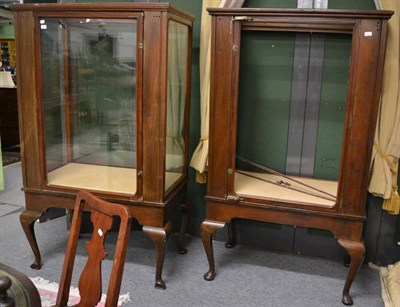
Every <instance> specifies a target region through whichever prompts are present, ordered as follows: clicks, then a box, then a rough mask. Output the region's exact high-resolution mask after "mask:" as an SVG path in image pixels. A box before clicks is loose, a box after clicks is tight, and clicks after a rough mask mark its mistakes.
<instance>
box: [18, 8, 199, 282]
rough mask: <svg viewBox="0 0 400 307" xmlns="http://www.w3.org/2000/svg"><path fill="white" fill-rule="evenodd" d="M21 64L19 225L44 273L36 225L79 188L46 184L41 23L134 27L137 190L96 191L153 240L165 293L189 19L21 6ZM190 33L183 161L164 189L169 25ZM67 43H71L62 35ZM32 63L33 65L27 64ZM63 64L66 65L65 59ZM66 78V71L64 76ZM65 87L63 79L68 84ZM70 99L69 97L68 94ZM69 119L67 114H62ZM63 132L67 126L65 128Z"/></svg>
mask: <svg viewBox="0 0 400 307" xmlns="http://www.w3.org/2000/svg"><path fill="white" fill-rule="evenodd" d="M11 9H12V10H13V11H14V12H15V29H16V43H17V51H18V52H17V65H18V72H19V73H18V83H19V86H18V95H19V96H18V105H19V124H20V131H21V132H20V137H21V154H22V170H23V191H24V192H25V200H26V209H25V211H24V212H23V213H22V214H21V224H22V227H23V229H24V232H25V235H26V237H27V239H28V241H29V243H30V246H31V248H32V251H33V253H34V255H35V261H34V263H33V264H32V265H31V267H32V268H35V269H39V268H40V267H41V255H40V251H39V247H38V245H37V242H36V237H35V233H34V222H35V221H36V220H37V219H38V218H39V217H40V216H41V215H42V214H43V213H45V212H46V211H47V210H48V209H49V208H50V207H61V208H66V209H73V207H74V199H75V197H76V193H77V191H78V190H79V189H77V188H71V187H60V186H51V185H49V184H48V182H47V170H46V163H45V157H46V155H45V146H44V130H43V129H44V115H43V102H42V97H43V93H42V84H41V82H42V80H41V73H42V71H41V59H40V40H39V30H38V29H39V28H40V24H39V18H42V17H47V18H57V17H59V18H61V17H62V18H65V17H72V18H95V17H97V18H109V19H116V20H117V19H121V18H122V19H135V20H136V21H137V50H136V54H137V59H138V60H137V67H136V68H137V74H136V76H137V77H136V82H137V83H136V86H137V92H136V103H137V108H136V114H137V116H136V120H137V130H136V133H137V156H136V158H137V165H136V168H137V190H136V193H135V194H134V195H127V194H123V193H110V192H107V191H104V192H103V191H94V192H95V194H96V195H97V196H99V197H102V198H104V199H106V200H108V201H110V202H116V203H121V204H124V205H126V206H127V208H128V209H129V211H130V214H131V215H132V217H134V218H135V219H137V221H138V222H139V224H140V225H143V230H144V231H145V232H146V233H147V234H148V235H149V236H150V238H151V239H152V240H153V241H154V243H155V246H156V249H157V266H156V284H155V285H156V287H159V288H165V284H164V281H163V280H162V277H161V273H162V267H163V261H164V254H165V246H166V240H167V238H168V236H169V234H170V232H171V230H172V218H173V216H174V215H176V214H177V213H179V212H180V211H182V214H183V215H182V223H181V229H180V238H179V243H178V249H179V252H180V253H185V252H186V250H185V249H184V247H183V236H184V233H185V231H186V223H187V215H188V211H187V210H188V205H189V203H188V201H187V198H186V185H187V180H188V175H187V173H188V170H187V169H188V158H187V154H188V146H189V142H188V140H189V103H190V70H191V41H192V27H193V19H194V17H193V16H192V15H191V14H188V13H186V12H184V11H182V10H180V9H178V8H177V7H175V6H173V5H169V4H159V3H153V4H137V3H135V4H132V3H131V4H123V3H108V4H104V3H103V4H38V5H37V4H34V5H30V4H25V5H13V6H12V8H11ZM170 20H173V21H176V22H178V23H180V24H182V25H184V26H186V27H187V29H188V43H187V59H186V81H185V86H186V97H185V123H184V130H185V131H184V139H185V155H186V156H185V158H184V159H185V162H184V167H183V171H182V175H181V177H180V178H179V180H177V181H176V182H175V183H174V184H173V185H172V186H171V187H170V188H169V189H165V168H166V165H165V157H166V140H165V139H166V114H167V109H166V108H167V107H166V106H167V51H168V22H169V21H170ZM65 39H68V38H67V37H65ZM32 59H33V62H32ZM65 66H68V61H67V60H66V62H65ZM64 78H65V79H66V80H69V77H68V74H67V70H66V73H65V75H64ZM66 86H67V87H68V86H69V85H68V81H67V83H66ZM66 92H67V93H68V91H66ZM67 114H68V110H67ZM67 130H68V127H67Z"/></svg>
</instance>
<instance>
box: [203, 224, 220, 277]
mask: <svg viewBox="0 0 400 307" xmlns="http://www.w3.org/2000/svg"><path fill="white" fill-rule="evenodd" d="M224 226H225V223H224V222H216V221H209V220H205V221H204V222H203V223H202V224H201V228H200V232H201V239H202V241H203V246H204V249H205V251H206V254H207V260H208V264H209V266H210V267H209V270H208V272H207V273H205V274H204V279H205V280H213V279H214V278H215V261H214V251H213V246H212V234H213V233H214V232H215V231H217V230H218V229H221V228H223V227H224Z"/></svg>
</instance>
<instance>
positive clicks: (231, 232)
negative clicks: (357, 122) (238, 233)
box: [225, 221, 236, 248]
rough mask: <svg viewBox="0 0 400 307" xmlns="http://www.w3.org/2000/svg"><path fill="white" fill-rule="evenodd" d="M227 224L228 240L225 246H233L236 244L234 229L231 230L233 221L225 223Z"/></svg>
mask: <svg viewBox="0 0 400 307" xmlns="http://www.w3.org/2000/svg"><path fill="white" fill-rule="evenodd" d="M227 226H228V242H226V243H225V247H226V248H233V247H235V245H236V238H235V231H234V230H233V223H232V221H231V222H230V223H227Z"/></svg>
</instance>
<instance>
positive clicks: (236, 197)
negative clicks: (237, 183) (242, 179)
mask: <svg viewBox="0 0 400 307" xmlns="http://www.w3.org/2000/svg"><path fill="white" fill-rule="evenodd" d="M225 199H226V200H233V201H238V200H241V198H240V197H239V196H236V195H226V196H225Z"/></svg>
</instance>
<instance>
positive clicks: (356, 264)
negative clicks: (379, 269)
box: [338, 239, 365, 306]
mask: <svg viewBox="0 0 400 307" xmlns="http://www.w3.org/2000/svg"><path fill="white" fill-rule="evenodd" d="M338 241H339V244H340V245H342V246H343V247H344V248H345V249H346V251H347V252H348V253H349V255H350V266H349V272H348V273H347V278H346V283H345V285H344V288H343V298H342V303H343V304H344V305H347V306H350V305H353V299H352V298H351V296H350V293H349V292H350V287H351V285H352V283H353V281H354V278H355V277H356V274H357V271H358V269H359V268H360V266H361V264H362V262H363V260H364V255H365V245H364V242H359V241H350V240H344V239H339V240H338Z"/></svg>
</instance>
